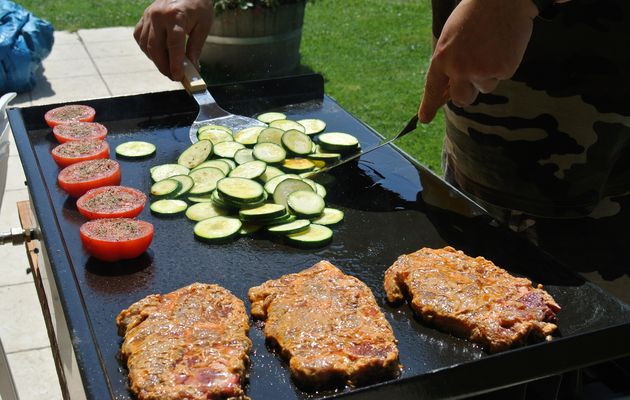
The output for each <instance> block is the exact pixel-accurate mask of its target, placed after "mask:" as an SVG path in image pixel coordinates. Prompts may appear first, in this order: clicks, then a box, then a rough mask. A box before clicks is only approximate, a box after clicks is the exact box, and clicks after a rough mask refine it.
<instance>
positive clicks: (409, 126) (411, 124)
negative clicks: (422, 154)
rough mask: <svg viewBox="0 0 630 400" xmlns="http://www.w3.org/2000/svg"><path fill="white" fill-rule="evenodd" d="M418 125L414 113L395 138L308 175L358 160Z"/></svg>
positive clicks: (309, 176)
mask: <svg viewBox="0 0 630 400" xmlns="http://www.w3.org/2000/svg"><path fill="white" fill-rule="evenodd" d="M417 127H418V116H417V115H414V116H413V117H412V118H411V119H410V120H409V122H407V125H405V127H404V128H403V129H402V130H401V131H400V132H398V134H397V135H396V136H394V137H393V138H391V139H389V140H386V141H384V142H381V143H379V144H377V145H376V146H374V147H372V148H370V149H368V150H365V151H361V152H358V153H356V154H353V155H351V156H348V157H346V158H342V159H341V160H339V161H337V162H335V163H333V164H330V165H328V166H326V167H324V168H322V169H320V170H318V171H313V172H311V173H310V174H308V175H307V177H308V178H312V177H313V176H315V175H319V174H321V173H323V172H328V171H330V170H331V169H333V168H337V167H338V166H340V165H343V164H345V163H349V162H350V161H352V160H356V159H357V158H359V157H361V156H364V155H366V154H367V153H371V152H373V151H374V150H378V149H380V148H381V147H383V146H387V145H388V144H390V143H392V142H393V141H394V140H397V139H400V138H401V137H403V136H405V135H406V134H408V133H409V132H412V131H414V130H415V129H416V128H417Z"/></svg>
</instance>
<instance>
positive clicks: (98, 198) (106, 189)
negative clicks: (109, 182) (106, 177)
mask: <svg viewBox="0 0 630 400" xmlns="http://www.w3.org/2000/svg"><path fill="white" fill-rule="evenodd" d="M146 202H147V196H146V195H145V194H144V193H142V192H141V191H139V190H138V189H134V188H130V187H126V186H103V187H100V188H96V189H91V190H88V191H87V192H86V193H85V194H84V195H83V196H81V197H79V200H77V208H78V209H79V212H80V213H81V214H83V215H84V216H85V217H86V218H89V219H97V218H121V217H125V218H133V217H137V216H138V214H140V212H142V209H143V208H144V205H145V203H146Z"/></svg>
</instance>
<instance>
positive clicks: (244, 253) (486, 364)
mask: <svg viewBox="0 0 630 400" xmlns="http://www.w3.org/2000/svg"><path fill="white" fill-rule="evenodd" d="M211 91H212V92H213V94H214V95H215V96H216V97H217V100H218V102H219V104H221V105H222V106H224V107H225V108H226V109H228V110H230V111H231V112H234V113H237V114H243V115H254V114H255V113H257V112H263V111H269V110H278V111H282V112H285V113H286V114H287V115H288V117H289V118H290V119H300V118H321V119H323V120H324V121H326V122H327V124H328V127H327V131H343V132H348V133H351V134H353V135H355V136H357V137H358V138H359V139H360V141H361V145H362V147H363V148H369V147H371V146H373V145H375V144H376V143H377V142H378V141H379V140H380V138H379V137H378V136H377V135H376V134H375V133H374V131H372V130H371V129H370V128H369V127H367V126H366V125H364V124H363V123H361V122H360V121H359V120H357V119H356V118H355V117H353V116H352V115H351V114H349V113H348V112H346V111H345V110H344V109H343V108H342V107H340V106H339V105H338V104H337V103H336V102H335V101H334V100H332V99H331V98H329V97H327V96H324V95H323V82H322V80H321V77H319V76H317V75H309V76H303V77H297V78H285V79H276V80H272V81H263V82H256V83H249V84H238V85H224V86H218V87H215V88H211ZM82 103H83V104H88V105H92V106H93V107H95V108H96V110H97V115H96V120H97V121H98V122H101V123H103V124H105V125H106V126H107V127H108V129H109V135H108V138H107V140H108V142H109V144H110V147H111V149H114V148H115V147H116V146H117V145H118V144H120V143H122V142H124V141H128V140H146V141H149V142H152V143H154V144H156V146H157V154H156V155H155V156H154V157H151V158H148V159H144V160H138V161H133V160H124V159H118V161H119V162H120V164H121V168H122V183H121V184H122V185H127V186H131V187H135V188H138V189H140V190H143V191H145V192H146V191H147V190H148V188H149V186H150V184H151V180H150V176H149V168H150V167H151V166H153V165H158V164H164V163H170V162H175V160H176V158H177V155H178V154H179V153H180V152H181V151H182V150H183V149H185V148H186V147H187V146H188V145H189V144H190V142H189V140H188V129H189V126H190V123H191V122H192V120H193V119H194V117H195V115H196V113H197V110H196V108H195V105H194V103H193V102H192V99H190V98H189V97H188V96H187V95H186V94H185V93H184V92H165V93H155V94H145V95H138V96H128V97H120V98H110V99H102V100H94V101H86V102H82ZM52 107H53V106H41V107H31V108H28V109H22V110H11V111H10V119H11V124H12V127H13V131H14V135H15V137H16V141H17V145H18V148H19V151H20V154H21V156H22V160H23V163H24V166H25V171H26V176H27V179H28V181H29V183H30V184H29V189H30V191H31V196H32V200H33V202H34V207H35V210H36V213H37V217H38V220H39V223H40V226H41V229H42V232H43V235H44V242H45V245H46V248H47V252H48V256H49V259H50V262H51V265H52V268H53V272H54V274H55V279H56V281H57V285H58V286H59V288H60V289H59V290H60V292H61V297H62V299H61V300H62V302H63V303H64V311H65V313H66V318H67V319H68V321H69V325H70V326H71V329H70V331H71V332H73V334H74V335H76V336H75V337H74V340H73V342H74V346H75V351H76V353H77V358H78V363H79V365H80V369H81V372H82V376H83V380H84V384H85V387H86V391H87V393H88V396H89V397H91V398H95V399H103V398H106V397H111V398H116V399H126V398H132V395H131V394H130V393H129V391H128V389H127V378H126V374H127V371H126V369H125V367H124V365H123V363H122V362H121V361H120V359H119V354H118V352H119V348H120V344H121V342H122V340H121V338H120V337H118V335H117V330H116V324H115V317H116V315H117V314H118V313H119V312H120V311H121V310H122V309H124V308H126V307H128V306H129V305H131V304H132V303H133V302H135V301H137V300H139V299H141V298H143V297H144V296H146V295H149V294H153V293H167V292H170V291H172V290H175V289H177V288H180V287H182V286H185V285H188V284H190V283H192V282H196V281H197V282H208V283H217V284H219V285H222V286H224V287H225V288H227V289H229V290H230V291H232V292H233V293H234V294H235V295H236V296H238V297H239V298H241V299H243V300H244V301H245V303H246V304H247V305H248V307H249V302H248V301H247V290H248V289H249V288H250V287H252V286H255V285H259V284H260V283H262V282H264V281H266V280H268V279H271V278H277V277H279V276H280V275H283V274H287V273H292V272H297V271H300V270H302V269H304V268H307V267H310V266H311V265H313V264H314V263H316V262H318V261H320V260H322V259H326V260H329V261H330V262H332V263H333V264H335V265H336V266H338V267H339V268H341V269H342V270H343V271H344V272H345V273H347V274H350V275H353V276H356V277H358V278H359V279H361V280H362V281H364V282H365V283H366V284H367V285H368V286H369V287H370V288H371V289H372V291H373V292H374V295H375V296H376V298H377V300H378V302H379V304H380V305H381V306H382V309H383V310H384V312H385V315H386V317H387V319H388V320H389V322H390V323H391V324H392V326H393V328H394V331H395V335H396V337H397V339H398V341H399V350H400V360H401V362H402V364H403V366H404V369H403V371H402V373H401V376H400V377H399V378H397V379H394V380H391V381H389V382H384V383H382V384H377V385H374V386H369V387H365V388H359V389H350V388H346V389H343V390H338V391H331V392H322V393H316V394H306V393H303V392H301V391H300V390H298V389H297V388H296V387H295V386H294V385H293V384H292V382H291V379H290V377H289V373H288V368H287V366H286V363H285V362H284V361H282V360H281V359H280V357H279V356H277V355H276V354H273V353H271V352H270V351H269V349H268V348H267V347H266V346H265V340H264V334H263V331H262V325H261V324H260V323H253V326H252V328H251V330H250V337H251V339H252V341H253V343H254V346H253V351H252V353H251V360H252V366H251V375H250V379H249V383H248V387H247V393H248V395H249V396H251V397H252V398H253V399H296V398H297V399H305V398H324V397H335V396H350V397H352V396H355V395H359V396H360V397H361V398H379V397H380V396H383V395H384V393H386V394H388V395H394V396H397V397H396V398H404V397H416V396H418V395H423V396H425V397H426V398H437V397H447V396H457V395H461V394H462V393H474V392H483V391H487V390H490V389H492V388H496V387H501V386H507V385H510V384H515V383H519V382H523V381H527V380H531V379H534V378H537V377H543V376H547V375H550V374H553V373H558V372H561V371H564V370H567V369H570V368H574V367H576V366H578V365H585V364H589V363H595V362H599V361H603V360H605V359H608V358H611V357H612V356H614V355H623V354H629V353H630V344H629V342H628V341H627V340H624V341H621V340H618V339H619V338H621V337H623V335H627V334H628V333H629V332H630V330H629V329H628V327H629V326H630V324H629V323H630V313H628V308H627V307H626V306H624V305H623V304H622V303H620V302H618V301H617V300H616V299H614V298H612V297H610V296H609V295H607V294H606V293H604V292H603V291H601V290H600V289H598V288H597V287H595V286H594V285H592V284H590V283H587V282H584V281H582V280H581V279H579V278H576V277H575V276H574V275H573V274H572V273H569V272H565V271H564V270H563V269H562V268H561V267H560V266H559V265H557V264H555V263H554V262H552V261H551V260H549V259H548V258H546V257H544V256H543V255H542V254H541V253H540V252H539V251H538V250H537V249H536V248H534V247H533V246H531V245H529V244H528V243H527V242H526V241H524V240H522V239H521V238H519V237H517V236H516V235H515V234H512V233H510V232H508V231H505V230H502V229H498V228H494V227H492V226H491V225H490V224H489V222H490V221H489V219H488V218H487V217H486V216H484V215H483V214H482V213H481V212H480V211H479V209H478V208H477V207H476V206H475V205H474V204H473V203H471V202H470V201H469V200H467V199H466V198H465V197H464V196H462V195H461V194H459V193H458V192H457V191H455V190H453V189H451V188H450V186H448V185H447V184H445V183H444V182H443V181H441V180H440V179H439V178H437V177H436V176H435V175H433V174H432V173H431V172H430V171H428V170H426V169H425V168H424V167H422V166H421V165H419V164H417V163H416V162H415V161H414V160H412V159H410V158H408V157H406V156H405V155H404V154H402V153H401V152H399V151H397V150H396V149H394V148H393V147H386V148H383V149H381V150H379V151H377V152H374V153H371V154H369V155H368V156H366V157H364V158H363V159H361V161H359V162H358V163H355V164H349V165H346V166H344V167H340V168H339V169H336V170H334V171H333V172H332V174H331V175H329V176H325V177H322V178H325V179H323V180H320V182H322V183H323V184H324V185H325V186H326V188H327V189H328V197H327V198H326V203H327V205H328V206H330V207H335V208H339V209H341V210H343V211H344V212H345V215H346V218H345V220H344V222H343V223H342V224H341V225H340V226H337V227H335V228H334V237H333V242H332V244H331V245H329V246H327V247H325V248H323V249H318V250H299V249H296V248H293V247H289V246H286V245H284V244H283V243H282V242H281V241H279V240H278V239H272V238H269V237H266V236H264V235H258V236H255V237H243V238H240V239H239V240H237V241H235V242H233V243H229V244H224V245H208V244H204V243H201V242H199V241H197V240H195V239H194V237H193V232H192V227H193V222H191V221H188V220H187V219H186V218H185V217H181V218H176V219H163V218H159V217H155V216H153V215H151V213H150V212H149V209H148V207H146V208H145V210H144V211H143V213H142V214H141V215H140V216H139V218H140V219H143V220H146V221H149V222H151V223H152V224H153V225H154V227H155V238H154V241H153V244H152V245H151V247H150V250H149V251H148V252H147V253H146V254H145V255H143V256H141V257H140V258H139V259H136V260H132V261H126V262H118V263H104V262H100V261H98V260H95V259H93V258H90V257H89V256H88V254H87V253H86V252H85V251H84V250H83V249H82V246H81V242H80V238H79V227H80V226H81V224H82V223H84V222H85V219H84V218H83V217H82V216H81V215H80V214H79V213H78V211H77V210H76V207H75V201H74V200H72V199H70V198H68V197H67V196H66V194H65V193H64V192H63V191H62V190H61V189H59V187H58V186H57V184H56V179H57V174H58V172H59V169H58V168H57V166H56V165H55V163H54V162H53V160H52V158H51V156H50V151H51V149H52V148H53V147H54V146H55V145H56V144H57V143H56V142H55V140H54V138H53V136H52V133H51V130H50V129H49V128H47V127H45V125H44V123H43V115H44V113H45V111H46V110H48V109H50V108H52ZM416 134H419V135H421V134H422V133H420V132H418V133H416ZM112 158H113V159H116V156H115V154H113V150H112ZM444 245H452V246H454V247H455V248H458V249H461V250H463V251H465V252H466V253H467V254H469V255H471V256H477V255H482V256H484V257H486V258H488V259H490V260H492V261H494V262H495V263H496V264H497V265H499V266H501V267H503V268H505V269H507V270H508V271H510V272H512V273H514V274H520V275H524V276H527V277H529V278H530V279H532V280H533V281H534V282H540V283H543V284H544V285H545V288H546V290H547V291H549V293H551V295H552V296H553V297H554V298H555V299H556V300H557V302H558V303H559V304H560V305H561V306H562V311H561V312H560V314H559V316H558V317H559V323H558V325H559V328H560V329H559V333H560V334H559V337H557V338H556V339H555V340H554V341H552V342H551V343H540V344H534V345H530V346H527V347H524V348H520V349H516V350H511V351H507V352H504V353H500V354H497V355H492V356H490V355H487V354H486V353H484V352H483V351H482V350H481V349H480V348H479V347H478V346H476V345H473V344H471V343H469V342H467V341H465V340H461V339H458V338H455V337H453V336H451V335H449V334H446V333H442V332H440V331H438V330H435V329H432V328H430V327H428V326H425V325H423V324H422V323H420V322H419V321H418V320H416V319H415V318H414V316H413V314H412V312H411V311H410V308H409V307H408V306H407V305H403V306H400V307H391V306H389V305H388V304H387V303H386V302H385V294H384V291H383V288H382V281H383V274H384V271H385V269H387V267H388V266H389V265H391V264H392V262H393V261H394V260H395V259H396V258H397V257H398V256H399V255H401V254H403V253H409V252H412V251H415V250H417V249H419V248H421V247H425V246H428V247H442V246H444ZM534 358H536V362H532V361H531V360H533V359H534ZM515 366H518V368H516V367H515ZM449 382H450V383H449Z"/></svg>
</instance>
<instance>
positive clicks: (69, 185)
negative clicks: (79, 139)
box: [57, 159, 120, 197]
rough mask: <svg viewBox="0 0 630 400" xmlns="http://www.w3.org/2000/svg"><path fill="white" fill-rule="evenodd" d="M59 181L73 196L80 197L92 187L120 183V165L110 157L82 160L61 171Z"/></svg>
mask: <svg viewBox="0 0 630 400" xmlns="http://www.w3.org/2000/svg"><path fill="white" fill-rule="evenodd" d="M57 183H58V184H59V186H60V187H61V188H62V189H63V190H65V191H66V192H67V193H68V194H69V195H70V196H72V197H79V196H81V195H83V194H84V193H85V192H87V191H88V190H90V189H94V188H98V187H101V186H112V185H118V184H119V183H120V165H119V164H118V163H117V162H116V161H114V160H110V159H106V160H89V161H81V162H78V163H75V164H72V165H69V166H67V167H66V168H64V169H62V170H61V172H59V176H58V177H57Z"/></svg>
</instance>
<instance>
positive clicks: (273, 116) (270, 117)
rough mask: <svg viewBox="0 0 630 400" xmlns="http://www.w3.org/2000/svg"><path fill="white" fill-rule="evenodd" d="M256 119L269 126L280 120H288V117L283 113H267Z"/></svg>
mask: <svg viewBox="0 0 630 400" xmlns="http://www.w3.org/2000/svg"><path fill="white" fill-rule="evenodd" d="M256 119H258V120H259V121H260V122H264V123H265V124H268V123H270V122H273V121H276V120H279V119H287V116H286V115H284V114H283V113H281V112H266V113H263V114H260V115H259V116H257V117H256Z"/></svg>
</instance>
